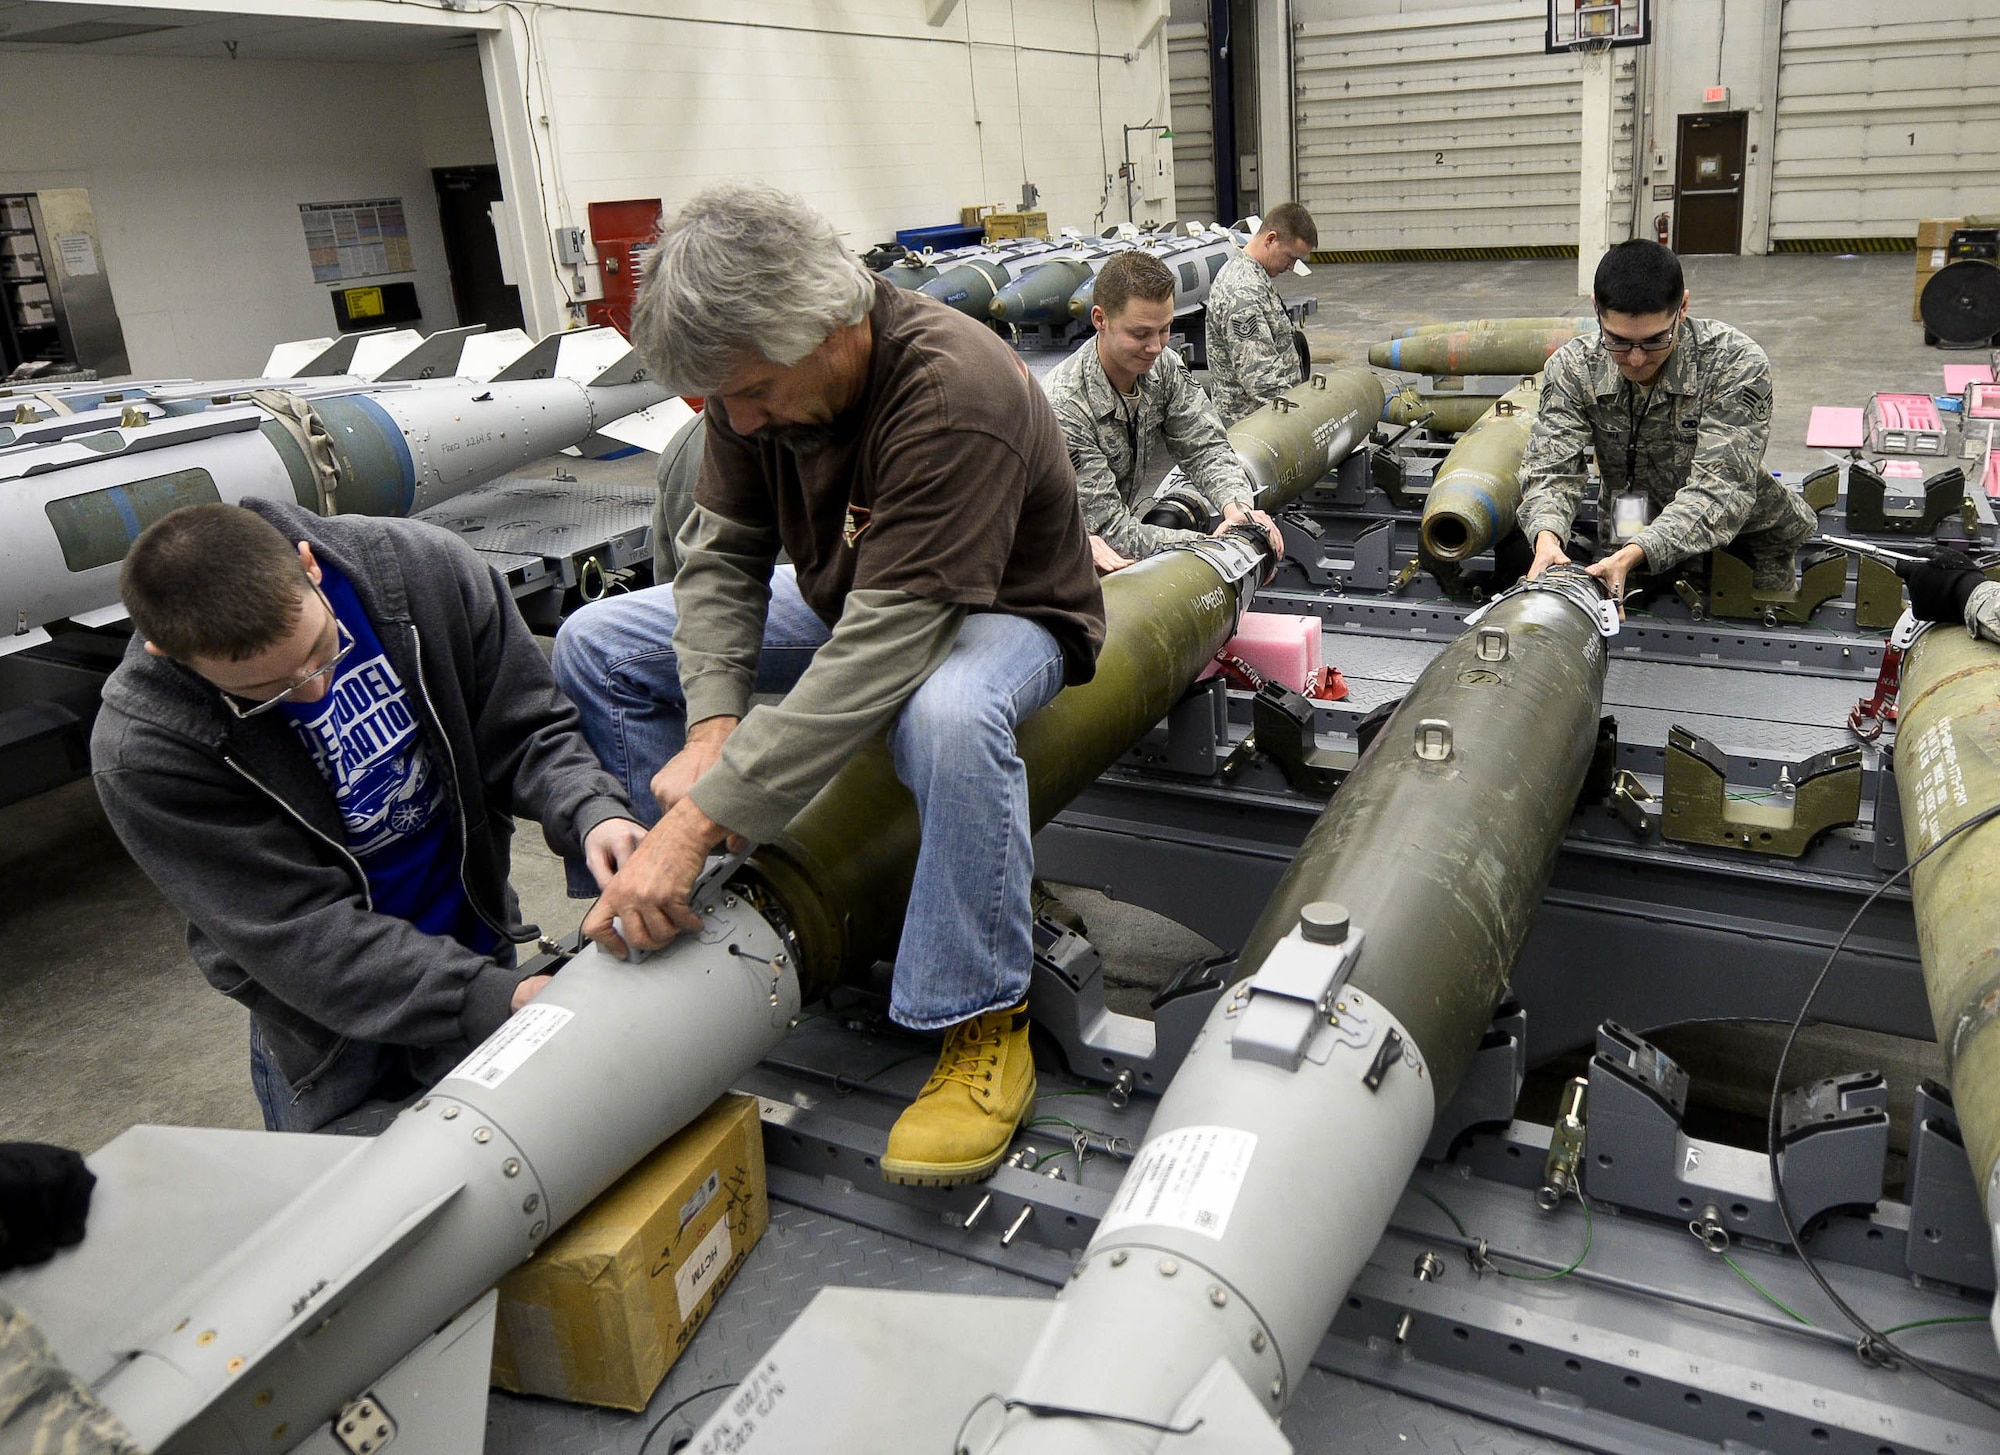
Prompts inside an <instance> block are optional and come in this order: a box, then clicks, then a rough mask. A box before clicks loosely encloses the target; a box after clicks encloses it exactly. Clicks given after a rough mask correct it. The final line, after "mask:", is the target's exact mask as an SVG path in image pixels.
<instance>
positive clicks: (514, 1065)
mask: <svg viewBox="0 0 2000 1455" xmlns="http://www.w3.org/2000/svg"><path fill="white" fill-rule="evenodd" d="M575 1014H576V1013H575V1012H574V1011H568V1010H564V1009H563V1008H562V1007H561V1006H559V1005H537V1004H535V1003H534V1002H533V1001H530V1002H529V1003H528V1004H526V1005H524V1006H522V1007H521V1008H520V1009H519V1010H517V1011H515V1012H514V1013H513V1014H512V1015H510V1016H508V1017H507V1019H506V1020H505V1021H504V1022H502V1023H501V1026H500V1029H499V1030H497V1031H495V1032H494V1033H493V1034H492V1035H490V1036H488V1037H487V1038H486V1039H485V1040H483V1041H481V1042H480V1043H479V1045H478V1047H477V1049H475V1050H474V1051H473V1053H472V1054H471V1055H470V1056H467V1057H466V1058H465V1059H464V1060H463V1061H461V1062H459V1063H458V1064H457V1065H456V1066H454V1067H452V1068H451V1075H450V1076H447V1077H446V1078H445V1079H446V1080H447V1081H449V1080H451V1079H453V1078H454V1077H456V1078H457V1079H459V1080H461V1081H473V1082H477V1083H478V1084H479V1085H481V1086H484V1087H486V1088H488V1089H489V1090H490V1089H491V1088H493V1087H495V1086H498V1085H499V1084H500V1083H501V1082H503V1081H505V1080H506V1079H507V1078H508V1077H509V1076H512V1075H513V1074H514V1073H515V1072H516V1071H519V1070H520V1069H521V1068H522V1067H523V1066H524V1065H526V1064H527V1061H528V1058H529V1057H530V1056H532V1055H534V1054H535V1052H537V1051H539V1050H541V1048H542V1047H543V1046H545V1045H547V1044H548V1041H549V1037H551V1036H553V1035H554V1034H555V1033H556V1032H557V1031H559V1030H561V1029H562V1028H563V1027H564V1026H566V1025H568V1024H569V1023H570V1020H571V1019H572V1017H574V1015H575Z"/></svg>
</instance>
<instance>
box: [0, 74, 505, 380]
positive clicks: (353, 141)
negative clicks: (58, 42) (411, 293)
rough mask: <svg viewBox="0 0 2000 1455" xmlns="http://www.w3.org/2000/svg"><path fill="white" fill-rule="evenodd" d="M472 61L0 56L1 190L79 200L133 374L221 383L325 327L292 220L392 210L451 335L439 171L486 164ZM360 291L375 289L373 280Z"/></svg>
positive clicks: (418, 277)
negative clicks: (87, 210)
mask: <svg viewBox="0 0 2000 1455" xmlns="http://www.w3.org/2000/svg"><path fill="white" fill-rule="evenodd" d="M485 107H486V103H485V99H484V90H483V87H482V84H481V81H480V75H479V65H478V61H477V59H476V57H475V56H473V55H472V54H471V53H470V52H468V53H467V54H466V55H465V56H464V57H463V58H462V59H453V60H449V61H437V62H426V63H424V64H421V65H384V64H369V65H357V64H325V63H309V62H294V61H251V60H244V61H230V60H227V59H221V60H213V61H210V60H188V59H181V58H162V57H144V56H118V55H89V54H82V55H63V54H55V53H51V52H49V51H46V50H42V51H37V52H35V53H32V54H22V55H12V56H9V55H4V54H0V132H4V134H5V136H6V138H7V146H6V149H5V152H4V154H0V190H34V189H36V188H41V187H86V188H88V189H89V190H90V200H91V205H92V207H93V209H94V210H95V212H96V214H97V222H98V227H99V229H100V233H101V236H102V239H103V246H104V261H105V270H106V272H107V274H108V276H109V278H110V281H111V287H112V293H113V296H114V298H115V299H116V301H117V305H118V316H119V320H120V322H121V323H122V324H123V326H124V330H125V342H126V345H127V347H128V351H129V353H130V356H131V361H132V370H133V372H134V373H135V374H137V375H140V376H146V375H156V376H157V375H169V376H171V375H188V376H192V377H195V378H229V377H234V376H240V375H243V374H247V373H252V372H254V371H255V370H256V369H257V368H259V367H260V366H261V365H262V364H263V362H264V358H265V356H266V354H268V352H269V351H270V347H271V345H272V344H273V343H275V342H278V341H280V340H283V339H290V338H302V337H314V336H322V335H327V334H331V333H333V332H334V316H333V307H332V304H331V303H330V302H329V301H328V297H327V295H328V292H329V288H328V286H327V285H325V284H319V283H315V282H314V281H313V277H312V268H311V265H310V263H309V261H308V258H307V255H306V244H305V234H304V230H303V229H302V227H301V226H300V222H299V212H298V207H299V204H300V203H302V202H338V201H346V200H353V199H359V198H369V197H401V198H402V199H403V203H404V208H405V212H406V214H407V216H408V219H409V227H410V244H411V252H412V255H413V261H414V262H415V265H416V271H415V272H414V273H413V274H403V275H399V277H398V278H391V279H386V280H383V281H399V280H400V281H414V282H415V283H416V285H417V298H418V301H419V304H420V305H421V307H422V309H423V314H424V317H423V321H422V324H421V325H420V326H421V327H422V328H423V329H424V330H426V331H429V330H431V329H435V328H444V327H448V326H450V325H451V324H453V323H454V322H455V321H456V315H455V313H454V311H453V307H452V300H451V286H450V278H449V275H448V273H447V270H446V266H445V259H444V250H443V243H442V240H441V238H440V235H439V229H438V215H437V200H436V192H435V190H434V188H433V186H432V183H431V176H430V168H431V167H434V166H455V165H473V164H477V163H481V162H485V163H490V162H492V161H493V159H494V157H493V143H492V140H491V137H490V134H489V132H488V129H487V124H486V114H485ZM368 281H370V282H373V281H375V280H372V279H371V280H368Z"/></svg>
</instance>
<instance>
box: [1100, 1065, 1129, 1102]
mask: <svg viewBox="0 0 2000 1455" xmlns="http://www.w3.org/2000/svg"><path fill="white" fill-rule="evenodd" d="M1133 1084H1134V1078H1133V1076H1132V1068H1131V1067H1130V1066H1127V1067H1126V1068H1125V1069H1124V1070H1123V1071H1120V1072H1119V1073H1118V1079H1117V1080H1115V1081H1113V1082H1112V1083H1111V1090H1110V1091H1108V1092H1107V1093H1105V1100H1106V1101H1108V1102H1110V1103H1111V1104H1112V1105H1113V1106H1114V1107H1116V1108H1118V1110H1120V1111H1123V1110H1124V1109H1125V1108H1126V1107H1127V1106H1129V1105H1130V1104H1131V1101H1132V1087H1133Z"/></svg>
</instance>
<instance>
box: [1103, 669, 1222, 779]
mask: <svg viewBox="0 0 2000 1455" xmlns="http://www.w3.org/2000/svg"><path fill="white" fill-rule="evenodd" d="M1228 745H1229V684H1228V683H1227V682H1225V681H1224V680H1223V679H1222V678H1221V677H1219V676H1217V677H1210V678H1209V679H1207V680H1206V681H1204V682H1197V683H1196V684H1195V685H1194V686H1193V687H1191V688H1189V689H1188V692H1187V695H1186V696H1184V697H1182V698H1181V700H1180V701H1179V702H1176V703H1175V704H1174V705H1173V707H1172V708H1171V709H1169V710H1168V712H1167V720H1166V725H1165V727H1164V728H1157V727H1156V728H1154V729H1153V730H1152V731H1151V732H1149V733H1147V734H1146V736H1145V737H1143V738H1141V739H1140V740H1139V742H1138V743H1137V744H1136V745H1135V746H1134V747H1133V748H1132V750H1131V751H1130V752H1128V753H1127V754H1126V755H1125V761H1126V762H1128V763H1133V764H1136V765H1137V766H1139V767H1143V768H1151V769H1158V770H1162V771H1164V772H1168V773H1183V774H1186V775H1188V776H1189V777H1194V778H1207V777H1209V776H1211V775H1212V774H1213V773H1214V772H1215V770H1216V769H1217V768H1218V767H1219V766H1220V765H1221V763H1222V760H1223V758H1224V757H1226V756H1227V748H1228Z"/></svg>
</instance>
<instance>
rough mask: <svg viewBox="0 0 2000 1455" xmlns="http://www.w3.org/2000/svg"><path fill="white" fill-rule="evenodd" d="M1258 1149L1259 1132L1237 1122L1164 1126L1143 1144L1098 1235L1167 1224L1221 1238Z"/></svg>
mask: <svg viewBox="0 0 2000 1455" xmlns="http://www.w3.org/2000/svg"><path fill="white" fill-rule="evenodd" d="M1256 1151H1257V1135H1256V1133H1254V1132H1246V1131H1242V1130H1240V1129H1239V1128H1236V1127H1179V1128H1176V1129H1175V1130H1174V1131H1171V1132H1162V1133H1161V1134H1160V1135H1159V1136H1157V1137H1155V1138H1153V1140H1152V1141H1150V1142H1148V1143H1147V1144H1146V1145H1145V1146H1144V1147H1142V1148H1140V1150H1139V1156H1138V1158H1137V1160H1135V1161H1134V1162H1133V1163H1132V1170H1131V1171H1130V1172H1128V1173H1126V1174H1125V1181H1124V1182H1123V1183H1122V1184H1121V1185H1120V1186H1119V1188H1118V1196H1117V1197H1115V1198H1113V1199H1112V1202H1111V1209H1110V1211H1108V1212H1107V1213H1105V1215H1104V1220H1103V1221H1102V1222H1100V1223H1099V1224H1098V1225H1097V1235H1098V1237H1100V1238H1101V1237H1103V1236H1104V1235H1105V1234H1106V1233H1112V1232H1116V1231H1118V1230H1119V1229H1121V1228H1136V1227H1167V1228H1181V1229H1184V1230H1185V1231H1187V1232H1190V1233H1200V1234H1202V1235H1203V1236H1204V1237H1210V1238H1220V1237H1221V1236H1222V1235H1223V1233H1224V1232H1225V1231H1226V1230H1227V1229H1228V1227H1229V1215H1230V1213H1232V1212H1233V1211H1235V1209H1236V1198H1237V1195H1238V1194H1239V1193H1241V1192H1242V1191H1243V1179H1244V1178H1245V1177H1247V1176H1248V1175H1249V1172H1250V1159H1251V1157H1252V1156H1253V1155H1255V1153H1256Z"/></svg>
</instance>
